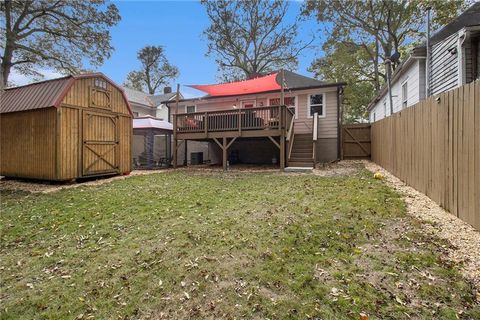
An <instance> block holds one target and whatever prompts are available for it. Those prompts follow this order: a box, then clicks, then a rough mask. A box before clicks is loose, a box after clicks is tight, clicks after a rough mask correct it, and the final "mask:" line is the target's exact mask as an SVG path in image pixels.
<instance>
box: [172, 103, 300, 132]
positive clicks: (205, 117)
mask: <svg viewBox="0 0 480 320" xmlns="http://www.w3.org/2000/svg"><path fill="white" fill-rule="evenodd" d="M292 118H293V113H292V112H291V111H290V110H288V109H287V108H286V107H285V106H283V107H282V106H267V107H256V108H249V109H232V110H219V111H207V112H194V113H182V114H177V115H174V125H173V128H174V133H175V134H176V138H177V139H178V140H183V139H188V140H201V139H212V138H223V137H227V138H235V137H269V136H270V137H278V136H281V135H282V130H285V129H286V128H287V124H289V123H290V122H291V120H292Z"/></svg>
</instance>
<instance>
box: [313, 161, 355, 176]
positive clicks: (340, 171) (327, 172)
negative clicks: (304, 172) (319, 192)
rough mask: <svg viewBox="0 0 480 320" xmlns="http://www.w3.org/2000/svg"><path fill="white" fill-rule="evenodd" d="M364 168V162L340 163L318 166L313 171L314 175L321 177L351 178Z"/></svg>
mask: <svg viewBox="0 0 480 320" xmlns="http://www.w3.org/2000/svg"><path fill="white" fill-rule="evenodd" d="M362 168H363V163H362V161H355V160H351V161H338V162H332V163H322V164H318V165H317V166H316V167H315V169H314V170H313V174H314V175H316V176H321V177H334V176H349V175H352V174H355V173H357V172H358V170H360V169H362Z"/></svg>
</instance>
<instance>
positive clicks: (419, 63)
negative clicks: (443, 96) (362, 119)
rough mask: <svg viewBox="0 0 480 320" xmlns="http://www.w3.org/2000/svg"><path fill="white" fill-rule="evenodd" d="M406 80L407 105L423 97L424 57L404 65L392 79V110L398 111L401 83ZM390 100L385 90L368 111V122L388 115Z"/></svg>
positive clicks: (400, 102)
mask: <svg viewBox="0 0 480 320" xmlns="http://www.w3.org/2000/svg"><path fill="white" fill-rule="evenodd" d="M405 82H407V89H408V95H407V98H408V99H407V107H410V106H412V105H414V104H416V103H417V102H419V101H420V100H423V99H425V59H415V60H413V62H412V63H411V64H409V65H407V66H405V67H404V69H403V70H402V71H401V73H400V75H399V76H398V77H396V78H395V79H394V80H393V81H392V96H393V112H394V113H395V112H399V111H401V110H402V109H403V107H402V85H403V84H404V83H405ZM390 114H391V113H390V101H389V98H388V91H386V92H385V93H384V94H383V95H382V96H381V97H380V99H379V100H378V101H377V103H376V104H375V106H374V107H373V108H372V109H371V111H370V122H375V121H378V120H381V119H383V118H385V117H386V116H389V115H390Z"/></svg>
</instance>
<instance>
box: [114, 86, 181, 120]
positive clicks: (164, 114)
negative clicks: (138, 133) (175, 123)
mask: <svg viewBox="0 0 480 320" xmlns="http://www.w3.org/2000/svg"><path fill="white" fill-rule="evenodd" d="M123 90H124V91H125V94H126V96H127V99H128V101H129V102H130V105H131V107H132V112H133V116H134V117H143V116H152V117H155V118H158V119H162V120H167V118H168V109H167V107H166V106H165V104H163V103H162V101H170V100H174V99H175V97H176V93H175V92H172V88H171V87H165V88H164V89H163V94H157V95H151V94H147V93H144V92H142V91H138V90H134V89H131V88H128V87H123ZM180 98H183V96H182V94H181V93H180Z"/></svg>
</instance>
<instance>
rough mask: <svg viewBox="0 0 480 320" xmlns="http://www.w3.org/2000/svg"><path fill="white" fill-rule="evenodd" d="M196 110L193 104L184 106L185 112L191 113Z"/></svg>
mask: <svg viewBox="0 0 480 320" xmlns="http://www.w3.org/2000/svg"><path fill="white" fill-rule="evenodd" d="M196 111H197V108H196V107H195V106H186V107H185V112H186V113H193V112H196Z"/></svg>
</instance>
